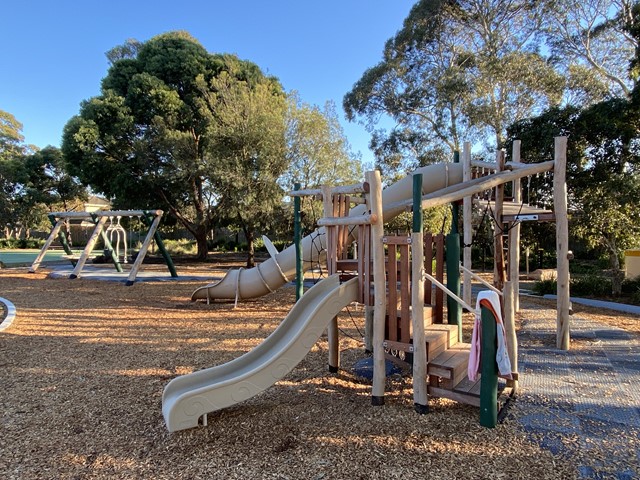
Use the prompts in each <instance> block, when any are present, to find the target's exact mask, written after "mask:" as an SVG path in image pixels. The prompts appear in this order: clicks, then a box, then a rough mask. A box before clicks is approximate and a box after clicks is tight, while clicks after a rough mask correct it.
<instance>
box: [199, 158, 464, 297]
mask: <svg viewBox="0 0 640 480" xmlns="http://www.w3.org/2000/svg"><path fill="white" fill-rule="evenodd" d="M413 173H421V174H422V178H423V181H422V194H423V195H425V194H427V193H432V192H436V191H438V190H441V189H443V188H446V187H448V186H451V185H455V184H459V183H462V165H461V164H459V163H439V164H436V165H429V166H426V167H421V168H418V169H417V170H416V171H415V172H413ZM412 177H413V174H409V175H407V176H406V177H404V178H403V179H401V180H399V181H398V182H396V183H394V184H392V185H390V186H388V187H387V188H385V189H384V190H383V191H382V203H383V206H386V205H393V204H396V203H399V202H402V201H404V200H408V199H410V198H412V195H413V180H412ZM365 209H366V206H365V205H358V206H356V207H355V208H353V209H351V211H350V213H349V215H350V216H355V215H362V214H363V213H364V212H365ZM398 213H400V212H399V211H397V210H394V211H388V210H384V220H385V222H386V221H389V220H391V219H392V218H393V217H394V216H396V215H397V214H398ZM267 245H268V243H267ZM325 249H326V243H325V235H324V228H319V229H318V230H316V231H314V232H313V233H311V234H309V235H307V236H306V237H305V238H304V239H303V240H302V255H303V258H304V260H305V262H304V266H305V268H307V269H308V268H311V267H312V266H314V265H317V264H318V262H322V261H324V259H325V253H324V252H325ZM268 250H269V254H270V255H271V257H270V258H269V259H268V260H266V261H265V262H262V263H261V264H259V265H258V266H256V267H254V268H251V269H242V268H240V269H233V270H229V271H228V272H227V274H226V276H225V277H224V278H222V279H221V280H219V281H217V282H214V283H210V284H209V285H205V286H203V287H200V288H198V289H197V290H196V291H195V292H193V294H192V295H191V299H192V300H202V299H206V300H207V301H211V300H235V301H236V302H237V301H239V300H243V299H248V298H256V297H261V296H263V295H266V294H268V293H271V292H274V291H275V290H277V289H278V288H280V287H282V286H283V285H284V284H285V283H288V282H289V281H292V280H293V279H294V278H295V272H296V266H295V264H296V253H295V245H291V246H289V247H287V248H286V249H285V250H283V251H282V252H277V250H276V249H275V248H269V249H268Z"/></svg>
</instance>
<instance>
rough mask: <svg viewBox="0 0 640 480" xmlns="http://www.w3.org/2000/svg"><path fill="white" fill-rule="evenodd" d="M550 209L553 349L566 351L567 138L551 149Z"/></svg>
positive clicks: (567, 346)
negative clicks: (553, 269)
mask: <svg viewBox="0 0 640 480" xmlns="http://www.w3.org/2000/svg"><path fill="white" fill-rule="evenodd" d="M554 149H555V153H554V158H555V163H556V166H555V168H554V171H553V206H554V210H555V212H556V256H557V257H556V258H557V278H556V279H557V284H558V292H557V293H558V300H557V310H558V313H557V321H556V326H557V332H556V333H557V335H556V337H557V338H556V343H557V347H558V348H560V349H562V350H569V347H570V338H569V306H570V297H569V217H568V213H567V210H568V209H567V182H566V175H567V137H556V138H555V145H554Z"/></svg>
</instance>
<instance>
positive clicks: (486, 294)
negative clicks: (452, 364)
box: [467, 290, 512, 382]
mask: <svg viewBox="0 0 640 480" xmlns="http://www.w3.org/2000/svg"><path fill="white" fill-rule="evenodd" d="M481 307H486V308H488V309H489V310H490V311H491V313H492V314H493V317H494V318H495V319H496V332H497V337H498V338H497V345H498V349H497V352H496V362H497V364H498V371H499V372H500V376H501V377H503V378H509V379H511V378H512V376H511V361H510V360H509V353H508V350H507V335H506V332H505V329H504V324H503V323H502V313H501V312H502V310H501V308H500V298H499V297H498V294H497V293H496V292H494V291H491V290H485V291H483V292H480V293H479V294H478V298H477V300H476V316H475V319H474V322H473V333H472V334H471V352H470V353H469V366H468V367H467V376H468V377H469V380H471V381H473V382H475V381H476V380H477V379H478V373H480V362H481V350H482V347H481V342H482V334H481V332H482V320H481V317H480V308H481Z"/></svg>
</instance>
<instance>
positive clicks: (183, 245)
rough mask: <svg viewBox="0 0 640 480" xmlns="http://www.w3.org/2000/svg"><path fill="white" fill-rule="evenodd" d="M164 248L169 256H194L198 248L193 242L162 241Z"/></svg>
mask: <svg viewBox="0 0 640 480" xmlns="http://www.w3.org/2000/svg"><path fill="white" fill-rule="evenodd" d="M164 246H165V248H166V249H167V251H168V252H169V253H170V254H171V255H195V254H196V253H197V251H198V246H197V244H196V241H195V240H187V239H186V238H182V239H180V240H164Z"/></svg>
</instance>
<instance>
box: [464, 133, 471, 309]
mask: <svg viewBox="0 0 640 480" xmlns="http://www.w3.org/2000/svg"><path fill="white" fill-rule="evenodd" d="M470 180H471V143H470V142H464V146H463V148H462V181H463V183H464V182H468V181H470ZM472 200H473V197H472V196H471V195H469V196H467V197H464V199H463V200H462V222H463V232H462V235H463V243H464V250H463V253H462V265H463V266H464V268H466V269H468V270H471V244H472V243H473V226H472V224H471V223H472V216H473V204H472ZM462 299H463V300H464V301H465V302H466V303H468V304H469V305H471V275H469V273H468V272H464V274H463V287H462Z"/></svg>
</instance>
